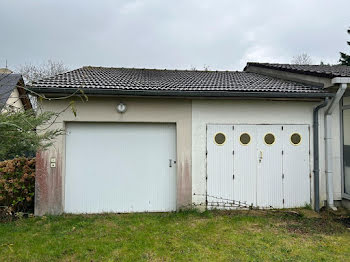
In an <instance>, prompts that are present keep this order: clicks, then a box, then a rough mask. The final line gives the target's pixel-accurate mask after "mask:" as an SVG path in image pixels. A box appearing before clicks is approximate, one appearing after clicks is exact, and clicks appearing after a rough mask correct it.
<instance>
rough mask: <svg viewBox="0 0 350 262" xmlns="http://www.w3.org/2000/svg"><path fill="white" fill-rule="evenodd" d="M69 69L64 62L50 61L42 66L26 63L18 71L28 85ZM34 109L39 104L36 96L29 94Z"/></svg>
mask: <svg viewBox="0 0 350 262" xmlns="http://www.w3.org/2000/svg"><path fill="white" fill-rule="evenodd" d="M68 70H69V68H68V67H67V66H66V65H64V63H63V62H62V61H54V60H50V59H49V60H48V61H47V62H42V63H41V64H38V65H35V64H33V63H25V64H23V65H20V66H19V67H18V68H17V69H16V71H17V72H18V73H20V74H21V75H22V77H23V79H24V82H25V83H26V84H30V83H33V82H35V81H38V80H40V79H43V78H47V77H50V76H54V75H58V74H62V73H65V72H67V71H68ZM29 98H30V101H31V103H32V105H33V108H34V109H35V110H36V109H37V106H38V103H37V99H36V97H35V96H33V95H31V94H29Z"/></svg>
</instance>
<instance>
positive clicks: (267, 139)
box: [264, 133, 276, 146]
mask: <svg viewBox="0 0 350 262" xmlns="http://www.w3.org/2000/svg"><path fill="white" fill-rule="evenodd" d="M264 141H265V144H266V145H268V146H271V145H273V144H274V143H275V141H276V139H275V136H274V134H271V133H268V134H266V135H265V137H264Z"/></svg>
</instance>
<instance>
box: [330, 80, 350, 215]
mask: <svg viewBox="0 0 350 262" xmlns="http://www.w3.org/2000/svg"><path fill="white" fill-rule="evenodd" d="M348 83H350V78H349V77H336V78H333V79H332V84H339V88H338V91H337V93H336V94H335V96H334V97H333V99H332V101H331V103H330V105H329V106H328V108H327V110H326V111H325V114H324V118H325V120H324V121H325V124H324V129H325V137H324V139H325V173H326V185H327V187H326V192H327V206H328V207H329V208H331V209H333V210H336V207H335V205H334V196H333V195H334V193H333V150H332V114H333V112H334V109H335V108H336V107H337V106H338V105H339V101H340V100H341V99H342V97H343V95H344V93H345V91H346V88H347V84H348Z"/></svg>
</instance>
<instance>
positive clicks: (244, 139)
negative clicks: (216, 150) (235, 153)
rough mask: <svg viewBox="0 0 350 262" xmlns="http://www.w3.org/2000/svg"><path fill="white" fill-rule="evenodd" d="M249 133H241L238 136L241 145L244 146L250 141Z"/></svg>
mask: <svg viewBox="0 0 350 262" xmlns="http://www.w3.org/2000/svg"><path fill="white" fill-rule="evenodd" d="M250 140H251V139H250V135H249V134H248V133H243V134H241V136H240V137H239V142H241V144H242V145H244V146H246V145H248V144H249V143H250Z"/></svg>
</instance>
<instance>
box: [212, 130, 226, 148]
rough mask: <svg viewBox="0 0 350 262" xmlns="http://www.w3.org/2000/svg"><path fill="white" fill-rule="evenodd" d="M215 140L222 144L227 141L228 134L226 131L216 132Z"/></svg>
mask: <svg viewBox="0 0 350 262" xmlns="http://www.w3.org/2000/svg"><path fill="white" fill-rule="evenodd" d="M214 141H215V143H216V144H217V145H219V146H222V145H223V144H225V142H226V135H225V134H224V133H221V132H220V133H216V134H215V136H214Z"/></svg>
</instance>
